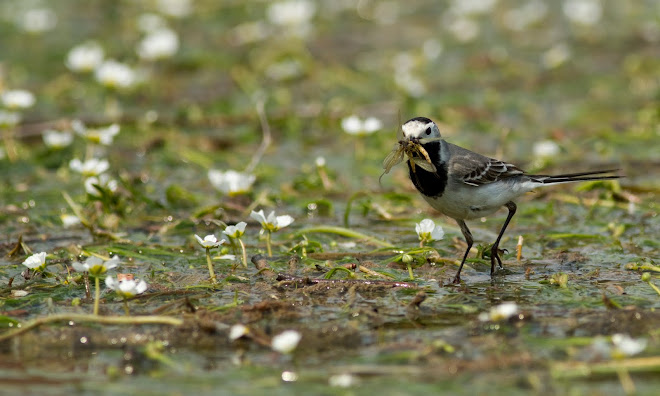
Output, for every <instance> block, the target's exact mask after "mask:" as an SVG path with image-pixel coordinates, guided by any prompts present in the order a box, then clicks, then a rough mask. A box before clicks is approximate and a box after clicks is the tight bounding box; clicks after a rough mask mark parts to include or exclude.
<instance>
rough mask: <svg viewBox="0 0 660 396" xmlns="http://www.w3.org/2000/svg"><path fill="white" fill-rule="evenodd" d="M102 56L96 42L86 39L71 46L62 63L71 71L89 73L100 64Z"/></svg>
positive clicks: (101, 50) (101, 49) (101, 51)
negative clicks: (84, 41)
mask: <svg viewBox="0 0 660 396" xmlns="http://www.w3.org/2000/svg"><path fill="white" fill-rule="evenodd" d="M104 56H105V54H104V53H103V48H101V46H100V45H99V44H98V43H96V42H94V41H88V42H86V43H83V44H80V45H77V46H75V47H73V48H71V50H70V51H69V53H68V54H67V56H66V61H65V62H64V63H65V64H66V67H67V68H69V70H71V71H74V72H83V73H89V72H91V71H92V70H94V69H96V68H97V67H99V66H100V65H101V63H102V62H103V57H104Z"/></svg>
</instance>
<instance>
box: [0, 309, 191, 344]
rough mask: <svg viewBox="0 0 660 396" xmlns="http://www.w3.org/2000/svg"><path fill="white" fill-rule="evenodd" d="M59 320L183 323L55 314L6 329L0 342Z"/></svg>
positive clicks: (163, 318)
mask: <svg viewBox="0 0 660 396" xmlns="http://www.w3.org/2000/svg"><path fill="white" fill-rule="evenodd" d="M61 321H73V322H90V323H100V324H128V325H140V324H164V325H170V326H181V325H182V324H183V320H182V319H178V318H173V317H171V316H98V315H87V314H57V315H51V316H46V317H43V318H37V319H33V320H31V321H29V322H25V323H22V324H21V325H20V326H21V327H20V328H17V329H15V330H11V331H8V332H6V333H4V334H2V335H0V342H3V341H5V340H8V339H10V338H13V337H15V336H18V335H21V334H23V333H27V332H28V331H30V330H32V329H34V328H37V327H39V326H41V325H44V324H48V323H53V322H61Z"/></svg>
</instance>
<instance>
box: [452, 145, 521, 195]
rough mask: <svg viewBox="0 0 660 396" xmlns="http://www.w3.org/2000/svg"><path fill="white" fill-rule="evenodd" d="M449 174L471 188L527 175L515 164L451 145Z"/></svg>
mask: <svg viewBox="0 0 660 396" xmlns="http://www.w3.org/2000/svg"><path fill="white" fill-rule="evenodd" d="M451 146H452V147H450V151H451V154H452V155H451V160H450V162H449V172H450V174H451V176H452V177H453V178H454V179H457V180H460V181H462V182H463V183H465V184H468V185H471V186H481V185H483V184H488V183H493V182H496V181H498V180H502V179H506V178H509V177H514V176H519V175H523V174H525V171H523V170H522V169H520V168H518V167H517V166H515V165H513V164H509V163H506V162H503V161H500V160H497V159H494V158H489V157H486V156H483V155H481V154H477V153H475V152H472V151H470V150H466V149H464V148H462V147H458V146H455V145H451Z"/></svg>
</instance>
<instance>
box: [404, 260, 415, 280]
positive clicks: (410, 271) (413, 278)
mask: <svg viewBox="0 0 660 396" xmlns="http://www.w3.org/2000/svg"><path fill="white" fill-rule="evenodd" d="M406 267H408V275H410V280H415V275H413V271H412V266H411V265H410V263H406Z"/></svg>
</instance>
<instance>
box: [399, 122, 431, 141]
mask: <svg viewBox="0 0 660 396" xmlns="http://www.w3.org/2000/svg"><path fill="white" fill-rule="evenodd" d="M433 125H434V124H433V123H432V122H427V123H424V122H421V121H409V122H406V123H405V124H403V125H402V126H401V130H403V136H404V137H405V138H408V139H410V138H423V137H428V135H426V129H427V128H431V130H432V131H433Z"/></svg>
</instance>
